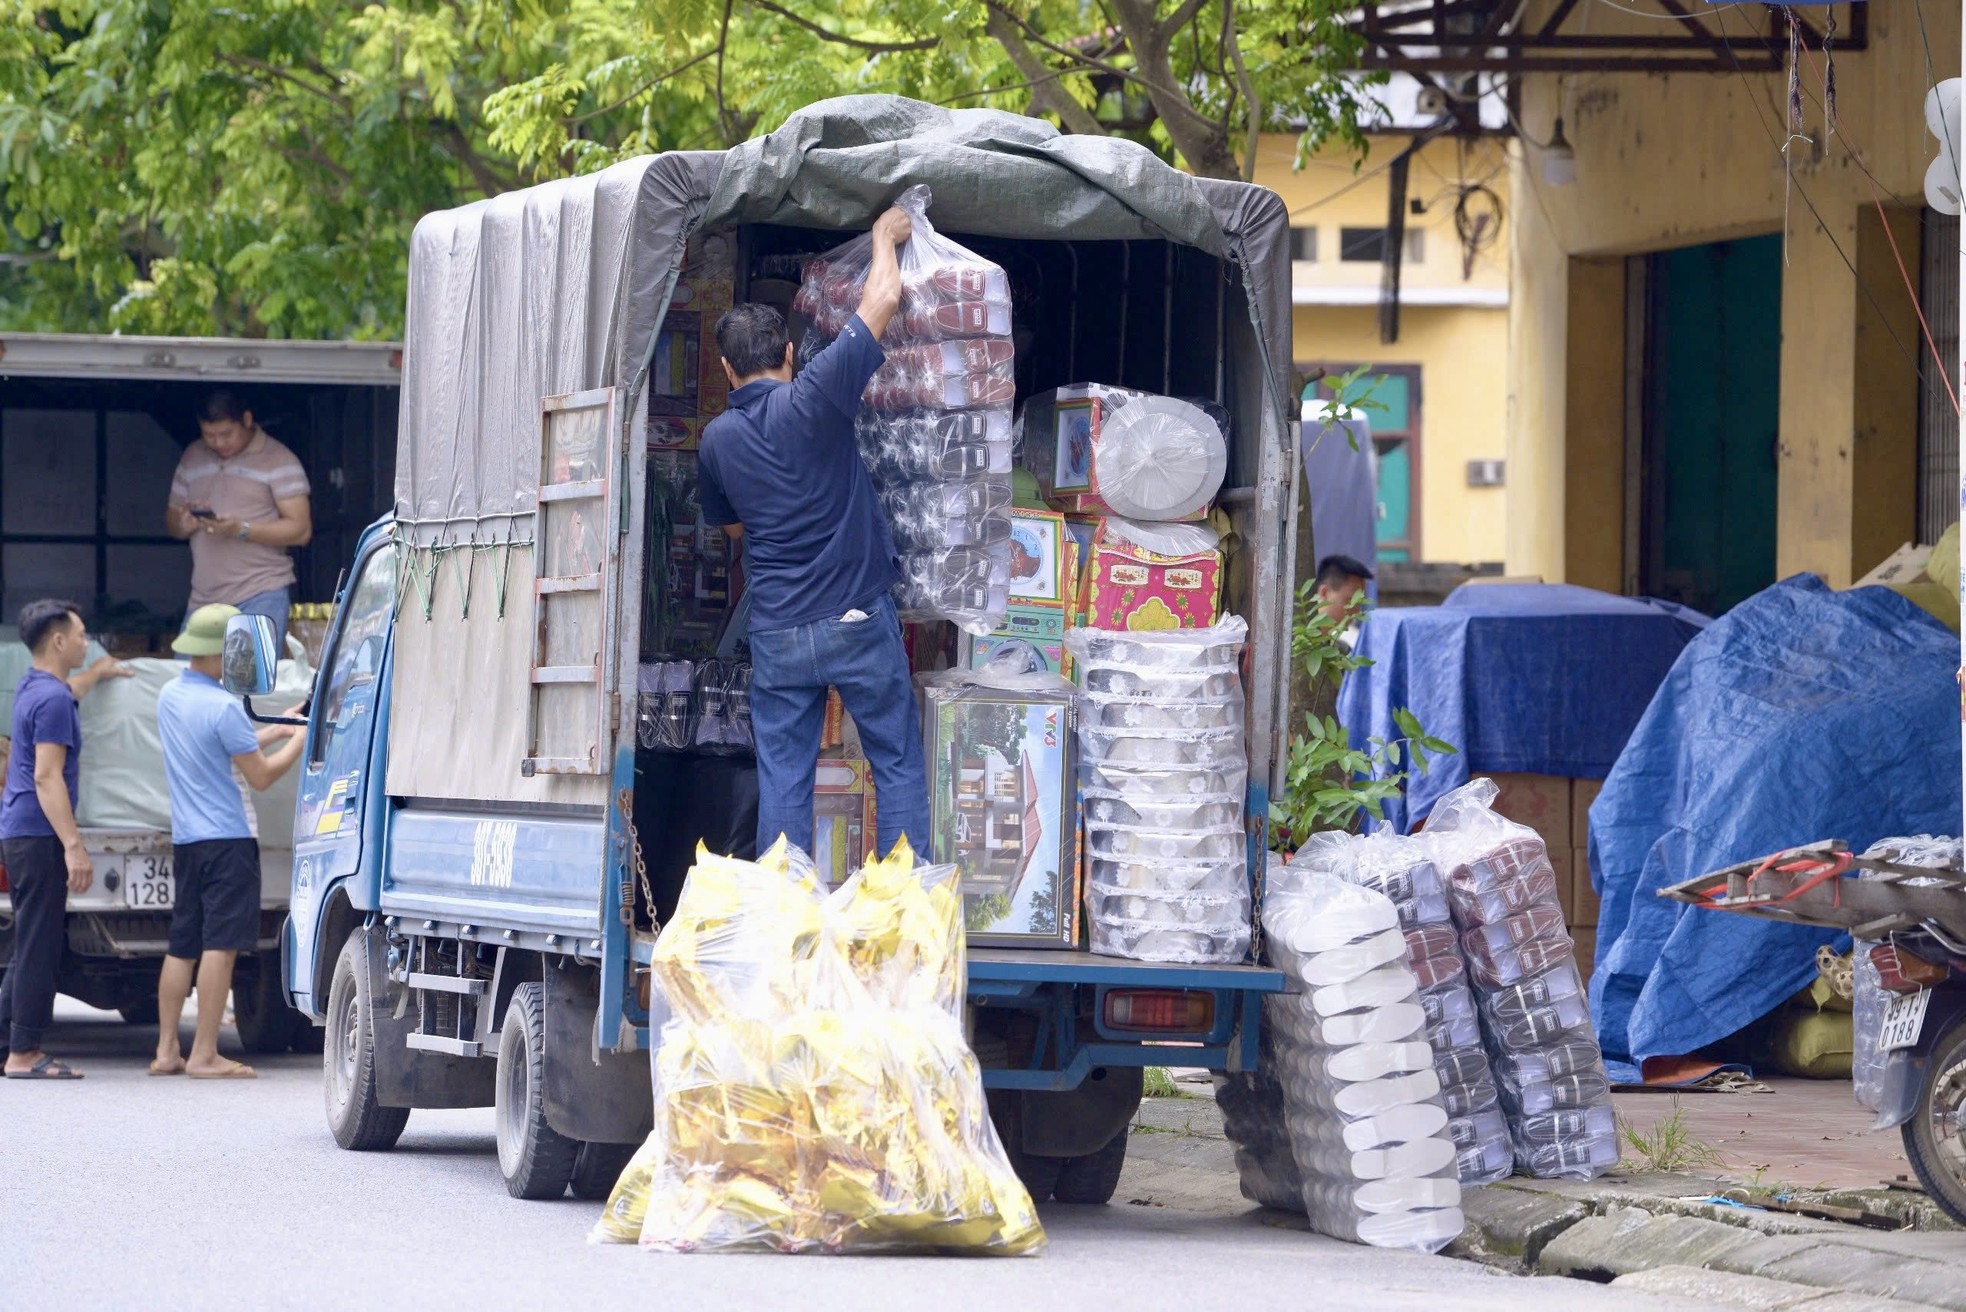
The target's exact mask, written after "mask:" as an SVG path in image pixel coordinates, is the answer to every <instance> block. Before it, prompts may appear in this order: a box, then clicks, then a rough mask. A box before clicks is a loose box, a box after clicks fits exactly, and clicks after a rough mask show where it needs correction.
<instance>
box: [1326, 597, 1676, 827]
mask: <svg viewBox="0 0 1966 1312" xmlns="http://www.w3.org/2000/svg"><path fill="white" fill-rule="evenodd" d="M1706 623H1707V619H1706V617H1705V616H1704V615H1701V614H1699V613H1698V612H1696V611H1691V610H1687V609H1686V608H1685V607H1682V606H1676V605H1673V604H1672V603H1670V602H1660V601H1651V600H1648V599H1644V598H1635V597H1614V596H1612V595H1611V594H1609V593H1606V592H1597V591H1595V590H1593V589H1591V588H1579V587H1572V586H1570V585H1567V584H1540V583H1538V584H1515V583H1480V584H1465V585H1463V586H1461V587H1459V588H1456V589H1455V590H1454V591H1453V593H1452V594H1450V595H1449V596H1448V598H1447V600H1446V602H1445V603H1444V604H1442V605H1439V606H1413V607H1402V608H1398V609H1387V610H1376V611H1373V612H1372V613H1371V614H1370V615H1369V616H1368V617H1367V619H1366V622H1365V625H1364V627H1363V628H1362V629H1361V631H1360V633H1359V640H1358V646H1357V648H1356V650H1357V652H1358V654H1359V655H1361V656H1365V657H1367V658H1368V659H1370V660H1371V661H1372V662H1373V663H1372V664H1371V665H1368V666H1366V667H1365V668H1364V669H1361V670H1355V671H1353V672H1352V673H1351V674H1348V675H1346V676H1345V684H1344V687H1343V688H1341V689H1340V690H1339V694H1338V719H1339V721H1340V722H1341V723H1342V724H1343V725H1344V726H1345V727H1346V728H1347V729H1348V730H1350V732H1351V739H1352V741H1353V742H1354V743H1362V742H1364V741H1365V740H1366V739H1367V738H1368V737H1374V736H1376V737H1381V738H1386V739H1388V740H1391V739H1396V738H1398V737H1399V736H1400V735H1399V730H1398V729H1397V727H1396V726H1395V725H1394V724H1393V711H1394V710H1395V709H1396V708H1398V707H1402V706H1404V707H1407V708H1409V709H1411V710H1412V711H1413V713H1414V714H1415V715H1417V716H1418V717H1419V719H1420V723H1421V725H1422V726H1423V727H1424V728H1425V729H1426V731H1427V733H1428V734H1429V735H1431V736H1433V737H1435V738H1441V739H1445V740H1446V741H1447V742H1450V743H1452V744H1454V746H1455V747H1457V748H1458V749H1459V751H1458V752H1456V753H1455V754H1454V755H1451V756H1445V757H1441V758H1438V759H1437V760H1435V761H1434V763H1433V768H1432V769H1431V770H1430V771H1428V773H1426V774H1424V775H1418V776H1416V777H1415V778H1414V779H1413V780H1412V781H1411V783H1410V784H1409V785H1408V792H1407V796H1406V798H1405V799H1404V801H1403V802H1402V801H1399V800H1395V801H1392V802H1389V803H1387V806H1386V820H1387V823H1388V824H1390V825H1391V826H1393V827H1394V828H1395V829H1396V830H1398V831H1399V832H1401V833H1404V832H1405V831H1406V829H1407V828H1408V826H1409V825H1411V824H1412V823H1414V822H1416V821H1419V820H1422V819H1424V818H1425V817H1426V815H1427V813H1428V812H1429V811H1430V810H1432V809H1433V804H1434V803H1435V802H1436V801H1437V800H1439V799H1440V798H1441V797H1443V796H1445V795H1446V794H1448V793H1449V792H1451V791H1453V790H1454V789H1456V788H1458V787H1460V786H1461V785H1462V784H1464V783H1466V782H1467V781H1468V780H1469V779H1470V778H1472V777H1473V776H1475V775H1478V774H1515V773H1519V774H1551V775H1560V776H1565V777H1569V778H1581V779H1602V778H1604V776H1605V775H1606V774H1608V773H1610V770H1611V766H1612V763H1613V762H1615V761H1616V760H1617V759H1618V753H1619V752H1620V751H1622V750H1624V746H1625V740H1626V738H1628V737H1629V736H1630V735H1631V731H1632V727H1633V726H1634V725H1636V724H1637V723H1638V719H1639V716H1641V715H1643V714H1644V713H1645V707H1646V704H1647V703H1649V702H1650V701H1651V700H1652V694H1653V692H1654V691H1655V690H1656V689H1657V688H1658V686H1659V681H1660V680H1661V679H1663V678H1665V676H1666V671H1667V670H1669V669H1671V668H1672V663H1673V661H1674V659H1675V658H1677V657H1678V655H1679V653H1680V650H1681V649H1682V648H1684V647H1685V646H1686V644H1687V643H1688V642H1689V641H1691V640H1692V638H1693V636H1694V635H1695V634H1696V633H1698V632H1699V631H1700V629H1701V627H1702V626H1704V625H1705V624H1706Z"/></svg>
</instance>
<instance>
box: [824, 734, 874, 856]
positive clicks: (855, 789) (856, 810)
mask: <svg viewBox="0 0 1966 1312" xmlns="http://www.w3.org/2000/svg"><path fill="white" fill-rule="evenodd" d="M873 799H874V779H873V774H872V773H871V771H870V769H869V767H868V765H867V762H865V761H844V760H824V759H822V760H821V761H820V762H819V766H818V768H817V769H816V770H815V771H814V773H813V794H812V859H813V862H814V864H816V865H817V866H818V867H819V878H820V879H821V880H822V881H823V882H824V883H825V884H826V886H827V887H828V888H838V887H839V886H840V884H841V883H843V882H844V881H845V880H846V878H847V876H848V875H851V874H852V873H853V872H854V871H856V870H858V869H860V867H861V866H862V865H865V864H866V861H867V856H868V854H869V851H870V850H871V849H872V848H873V846H874V806H873Z"/></svg>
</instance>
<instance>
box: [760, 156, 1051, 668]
mask: <svg viewBox="0 0 1966 1312" xmlns="http://www.w3.org/2000/svg"><path fill="white" fill-rule="evenodd" d="M929 202H930V195H929V189H928V188H927V187H919V186H917V187H910V188H908V190H906V191H904V192H902V193H901V198H900V199H899V200H897V201H896V202H895V204H896V205H897V206H899V207H900V208H901V209H903V210H906V211H907V212H908V216H909V218H910V219H911V220H912V221H913V223H914V233H913V235H912V236H910V237H909V239H908V240H907V242H905V243H904V244H903V245H902V247H901V249H900V252H899V257H898V258H899V263H900V265H901V312H900V313H899V314H897V315H895V316H894V318H893V319H892V320H890V321H889V323H888V327H887V331H886V333H885V334H884V335H883V336H882V338H881V345H882V347H883V348H884V349H885V350H886V352H887V359H886V361H885V362H884V363H883V364H882V365H881V367H880V369H879V371H878V372H876V373H875V374H874V377H873V379H872V380H871V381H870V382H869V383H868V384H867V390H866V391H865V392H863V393H862V394H861V398H860V403H861V407H862V408H861V411H860V415H859V417H858V419H857V420H856V423H855V432H856V435H857V437H858V440H859V444H860V454H861V457H862V458H863V459H864V460H865V461H866V462H867V470H868V472H869V473H870V474H872V475H873V478H874V484H875V486H876V488H877V489H878V490H879V492H880V496H881V505H882V507H883V508H884V509H885V510H886V512H887V518H888V527H889V529H890V531H891V532H892V534H893V536H894V547H895V552H896V555H897V557H898V559H899V560H900V564H901V575H902V578H901V583H900V586H899V587H898V588H897V589H896V593H895V600H896V605H897V606H898V607H899V608H900V610H901V613H902V618H904V619H911V620H926V619H947V620H953V621H955V622H956V623H957V624H958V625H960V626H961V627H962V628H963V629H964V630H966V631H968V632H970V633H973V634H977V635H979V636H980V635H982V634H986V633H989V632H991V631H992V630H994V629H996V628H997V627H998V626H999V625H1001V624H1002V623H1003V619H1004V614H1005V611H1006V610H1007V609H1008V608H1009V605H1010V518H1009V510H1010V474H1011V447H1012V441H1011V402H1012V400H1014V399H1015V396H1016V391H1017V389H1016V382H1015V379H1014V378H1013V376H1012V372H1011V366H1012V364H1013V361H1014V352H1013V350H1012V347H1011V341H1010V283H1009V280H1008V279H1006V278H1005V277H1004V271H1003V270H1002V269H1001V268H999V267H998V266H996V265H995V264H992V263H990V261H988V260H986V259H984V258H982V257H981V256H979V255H977V254H975V253H974V252H972V251H969V250H967V249H965V248H964V247H962V246H958V245H957V244H956V243H954V242H952V241H949V240H948V239H946V238H944V237H941V236H939V235H937V233H936V231H935V229H934V227H933V226H932V225H931V224H930V223H929V221H928V213H927V211H928V206H929ZM872 260H873V242H872V240H871V238H869V237H867V236H864V235H863V236H860V237H856V238H855V239H854V240H852V241H850V242H848V243H846V244H845V245H843V246H839V247H836V248H835V249H834V250H832V251H829V252H828V253H826V254H825V255H823V256H820V257H819V258H817V259H814V260H810V261H808V262H807V264H806V268H805V278H804V281H803V283H802V284H801V285H800V288H799V292H798V296H797V298H796V299H795V300H794V302H793V309H794V310H795V311H797V312H798V313H799V314H800V315H801V316H802V317H803V318H804V319H805V320H806V321H807V322H808V323H809V324H811V325H812V328H811V332H812V333H813V334H816V335H818V336H819V337H822V338H828V339H830V338H832V337H836V336H838V335H839V332H840V330H841V329H842V328H844V327H845V326H846V323H847V320H848V319H850V318H851V317H852V316H853V312H854V310H855V308H856V307H857V306H858V305H859V303H860V293H861V290H862V288H863V287H864V286H865V284H866V281H867V270H868V268H869V266H870V265H871V263H872ZM811 346H812V343H808V347H809V348H810V347H811Z"/></svg>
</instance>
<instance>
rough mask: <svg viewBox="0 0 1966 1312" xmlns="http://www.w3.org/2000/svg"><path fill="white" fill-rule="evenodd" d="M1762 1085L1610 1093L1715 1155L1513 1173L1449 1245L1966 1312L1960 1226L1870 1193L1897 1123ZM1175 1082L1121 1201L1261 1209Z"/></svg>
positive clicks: (1804, 1297)
mask: <svg viewBox="0 0 1966 1312" xmlns="http://www.w3.org/2000/svg"><path fill="white" fill-rule="evenodd" d="M1770 1083H1771V1085H1772V1087H1773V1089H1774V1091H1773V1092H1772V1093H1765V1094H1746V1093H1743V1094H1687V1095H1682V1096H1680V1097H1679V1098H1678V1099H1677V1100H1676V1102H1675V1099H1674V1098H1673V1097H1671V1096H1668V1095H1661V1094H1653V1093H1638V1094H1619V1095H1617V1102H1618V1111H1619V1115H1620V1117H1621V1118H1622V1119H1623V1120H1624V1122H1625V1124H1626V1125H1627V1126H1629V1127H1630V1128H1632V1129H1634V1130H1636V1131H1638V1132H1639V1133H1640V1135H1641V1136H1643V1135H1647V1134H1655V1133H1656V1131H1657V1129H1658V1126H1659V1125H1660V1123H1661V1122H1664V1121H1667V1120H1668V1119H1670V1118H1671V1117H1673V1116H1674V1114H1675V1113H1677V1115H1678V1118H1679V1129H1680V1131H1681V1132H1682V1134H1683V1139H1684V1142H1685V1143H1686V1144H1688V1145H1689V1147H1691V1146H1702V1145H1703V1146H1705V1147H1706V1148H1708V1149H1710V1150H1711V1151H1712V1152H1713V1153H1714V1154H1716V1155H1717V1156H1716V1157H1714V1158H1709V1159H1708V1161H1709V1162H1710V1164H1709V1165H1706V1166H1703V1167H1702V1168H1700V1170H1701V1172H1703V1173H1689V1172H1683V1171H1681V1172H1658V1171H1644V1170H1642V1169H1639V1168H1641V1166H1642V1165H1643V1164H1642V1163H1640V1162H1637V1161H1631V1160H1628V1161H1627V1162H1626V1163H1625V1164H1624V1166H1623V1168H1622V1170H1621V1172H1619V1173H1614V1174H1612V1175H1608V1176H1606V1177H1604V1178H1603V1179H1600V1180H1595V1181H1591V1182H1589V1183H1587V1184H1586V1183H1577V1182H1572V1181H1544V1180H1523V1179H1514V1180H1509V1181H1506V1182H1504V1183H1502V1184H1500V1185H1495V1186H1491V1187H1489V1188H1486V1189H1476V1190H1470V1191H1469V1192H1468V1194H1467V1195H1466V1196H1465V1198H1464V1200H1463V1210H1464V1211H1465V1212H1466V1213H1467V1217H1468V1229H1467V1231H1466V1233H1465V1234H1464V1235H1463V1236H1462V1238H1461V1239H1460V1240H1459V1241H1457V1243H1456V1244H1455V1245H1454V1246H1453V1247H1452V1248H1450V1249H1449V1250H1448V1252H1449V1254H1450V1255H1453V1256H1460V1257H1466V1258H1471V1259H1474V1260H1478V1261H1481V1262H1484V1263H1486V1264H1488V1265H1490V1266H1493V1267H1496V1268H1498V1269H1501V1270H1505V1271H1511V1272H1516V1273H1520V1274H1538V1275H1563V1276H1571V1277H1575V1278H1579V1279H1584V1280H1590V1281H1594V1282H1600V1283H1601V1282H1606V1281H1610V1282H1614V1283H1625V1282H1629V1283H1631V1284H1632V1285H1634V1286H1635V1287H1637V1288H1641V1289H1649V1290H1652V1291H1654V1292H1659V1293H1673V1294H1677V1295H1680V1296H1682V1297H1688V1298H1692V1299H1694V1300H1696V1301H1701V1302H1704V1303H1707V1304H1708V1305H1710V1306H1712V1307H1716V1308H1753V1309H1768V1310H1770V1312H1774V1310H1776V1309H1791V1308H1793V1309H1797V1310H1798V1312H1915V1309H1919V1308H1946V1309H1955V1310H1957V1312H1966V1232H1962V1231H1960V1230H1959V1229H1957V1228H1955V1227H1952V1226H1951V1225H1950V1223H1949V1222H1947V1221H1946V1220H1945V1219H1944V1217H1943V1216H1941V1215H1940V1214H1939V1213H1938V1211H1937V1209H1936V1208H1935V1207H1933V1206H1932V1205H1931V1204H1930V1203H1929V1201H1927V1200H1925V1199H1923V1197H1922V1196H1921V1195H1918V1194H1915V1193H1909V1192H1904V1191H1888V1192H1887V1191H1885V1190H1883V1189H1881V1188H1879V1187H1878V1186H1880V1185H1881V1183H1882V1182H1883V1181H1886V1180H1889V1179H1892V1178H1893V1177H1895V1176H1897V1175H1900V1174H1904V1173H1906V1172H1907V1168H1906V1166H1905V1164H1904V1158H1903V1155H1902V1152H1901V1150H1900V1147H1899V1140H1898V1136H1897V1133H1896V1132H1895V1131H1887V1132H1884V1133H1880V1134H1871V1133H1870V1132H1869V1131H1868V1128H1867V1127H1868V1125H1869V1123H1870V1114H1869V1113H1868V1112H1866V1111H1864V1110H1863V1109H1862V1108H1861V1107H1859V1106H1857V1104H1856V1103H1855V1101H1854V1100H1853V1099H1851V1098H1850V1096H1849V1089H1850V1086H1849V1085H1848V1084H1847V1083H1844V1082H1817V1081H1800V1080H1798V1081H1771V1082H1770ZM1179 1087H1180V1088H1181V1089H1182V1090H1183V1091H1184V1092H1187V1093H1190V1094H1192V1095H1195V1096H1189V1097H1181V1098H1152V1099H1148V1100H1147V1101H1145V1102H1144V1103H1142V1104H1141V1109H1140V1115H1139V1116H1138V1118H1137V1119H1136V1121H1135V1125H1134V1133H1133V1136H1132V1138H1131V1139H1130V1140H1129V1143H1128V1149H1127V1165H1126V1173H1125V1174H1124V1175H1123V1176H1122V1177H1121V1180H1120V1189H1119V1192H1118V1194H1116V1195H1115V1197H1114V1200H1113V1201H1114V1203H1115V1204H1116V1205H1120V1206H1128V1205H1131V1206H1138V1207H1168V1208H1176V1209H1180V1210H1184V1211H1199V1212H1207V1213H1213V1214H1217V1215H1228V1214H1237V1213H1243V1212H1247V1211H1249V1210H1251V1208H1252V1206H1253V1205H1252V1204H1250V1203H1249V1202H1248V1201H1247V1200H1246V1199H1244V1198H1243V1197H1242V1196H1241V1191H1240V1189H1239V1187H1238V1184H1237V1180H1236V1173H1235V1162H1234V1158H1233V1154H1232V1150H1231V1149H1230V1147H1229V1144H1228V1141H1227V1140H1226V1139H1224V1138H1223V1137H1222V1118H1221V1114H1220V1112H1219V1111H1218V1110H1217V1109H1216V1107H1215V1103H1214V1099H1213V1097H1212V1096H1211V1094H1210V1092H1209V1088H1208V1086H1207V1085H1206V1084H1202V1083H1199V1082H1196V1081H1193V1080H1182V1081H1181V1082H1180V1085H1179ZM1624 1172H1630V1173H1629V1174H1627V1173H1624ZM1866 1187H1867V1188H1868V1190H1869V1192H1866V1193H1863V1194H1858V1193H1856V1192H1854V1191H1855V1190H1857V1189H1860V1188H1866ZM1723 1191H1731V1192H1727V1194H1726V1196H1728V1197H1730V1198H1742V1197H1749V1196H1753V1197H1767V1196H1773V1195H1778V1194H1779V1195H1794V1196H1797V1197H1799V1198H1804V1199H1818V1198H1820V1199H1823V1200H1826V1201H1829V1202H1831V1203H1835V1204H1839V1205H1845V1206H1858V1207H1861V1208H1862V1209H1864V1210H1867V1211H1873V1212H1876V1211H1882V1210H1887V1209H1889V1210H1892V1211H1893V1212H1894V1214H1896V1215H1899V1216H1901V1217H1902V1218H1904V1219H1905V1220H1907V1221H1910V1222H1915V1223H1916V1224H1917V1226H1918V1227H1919V1228H1915V1229H1914V1228H1907V1229H1899V1230H1880V1229H1870V1228H1865V1227H1862V1226H1858V1225H1851V1224H1844V1223H1841V1222H1837V1221H1828V1220H1819V1219H1814V1218H1810V1217H1806V1216H1797V1215H1791V1214H1788V1213H1784V1212H1779V1211H1768V1210H1750V1209H1749V1208H1746V1207H1740V1206H1726V1205H1722V1204H1715V1203H1710V1202H1705V1201H1701V1200H1704V1199H1707V1198H1710V1197H1713V1196H1716V1195H1720V1194H1722V1193H1723ZM1756 1191H1760V1192H1756ZM1819 1191H1826V1192H1819ZM1268 1216H1269V1219H1270V1220H1271V1221H1272V1222H1273V1223H1274V1224H1277V1225H1280V1226H1285V1227H1302V1226H1304V1224H1305V1222H1304V1219H1303V1218H1302V1217H1301V1216H1289V1215H1285V1214H1282V1213H1270V1214H1268Z"/></svg>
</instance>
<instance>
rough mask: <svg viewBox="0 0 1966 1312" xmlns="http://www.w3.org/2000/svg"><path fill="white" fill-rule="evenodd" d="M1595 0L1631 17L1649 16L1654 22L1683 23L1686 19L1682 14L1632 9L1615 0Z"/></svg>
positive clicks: (1607, 7)
mask: <svg viewBox="0 0 1966 1312" xmlns="http://www.w3.org/2000/svg"><path fill="white" fill-rule="evenodd" d="M1597 2H1598V3H1599V4H1601V5H1603V6H1604V7H1605V8H1606V9H1615V10H1617V11H1618V12H1619V13H1621V14H1630V15H1631V16H1632V17H1633V18H1649V19H1651V20H1652V21H1653V22H1655V23H1684V22H1685V21H1686V16H1685V15H1682V14H1655V13H1653V12H1652V11H1651V10H1649V9H1633V8H1632V7H1631V6H1630V5H1621V4H1619V3H1618V2H1617V0H1597Z"/></svg>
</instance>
